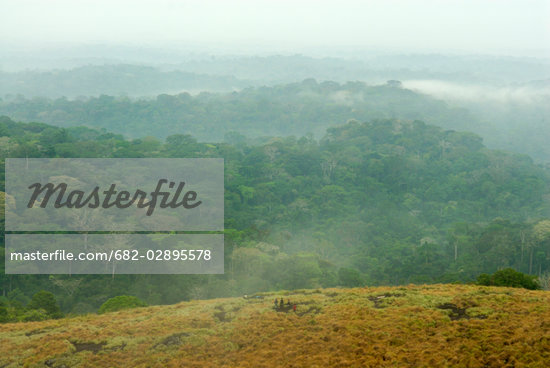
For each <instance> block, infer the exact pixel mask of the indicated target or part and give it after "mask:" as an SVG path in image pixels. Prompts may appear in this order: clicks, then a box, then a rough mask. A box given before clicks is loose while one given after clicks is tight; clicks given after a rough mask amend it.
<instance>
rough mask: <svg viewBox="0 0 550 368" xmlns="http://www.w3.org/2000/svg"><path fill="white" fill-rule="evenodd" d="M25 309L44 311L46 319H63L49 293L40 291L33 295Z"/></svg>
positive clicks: (53, 297) (53, 298) (52, 296)
mask: <svg viewBox="0 0 550 368" xmlns="http://www.w3.org/2000/svg"><path fill="white" fill-rule="evenodd" d="M27 308H28V309H43V310H45V311H46V314H47V316H48V318H61V317H63V313H61V310H60V309H59V305H58V304H57V301H56V300H55V296H54V295H53V294H52V293H50V292H49V291H45V290H40V291H39V292H37V293H36V294H34V295H33V296H32V299H31V301H30V303H29V305H28V306H27Z"/></svg>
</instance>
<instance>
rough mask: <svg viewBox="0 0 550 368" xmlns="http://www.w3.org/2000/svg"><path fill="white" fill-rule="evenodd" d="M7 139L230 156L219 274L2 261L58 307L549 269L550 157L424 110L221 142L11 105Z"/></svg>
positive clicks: (107, 152)
mask: <svg viewBox="0 0 550 368" xmlns="http://www.w3.org/2000/svg"><path fill="white" fill-rule="evenodd" d="M381 88H388V87H381ZM0 142H1V145H0V149H1V152H0V154H1V156H2V159H3V158H5V157H223V158H224V159H225V191H226V194H225V228H226V231H225V234H226V235H225V239H226V241H225V251H226V258H225V263H226V264H225V270H226V271H225V274H224V275H217V276H213V275H193V276H176V275H170V276H155V275H131V276H130V275H128V276H127V275H115V277H114V278H111V277H110V276H102V275H90V276H78V275H73V276H72V277H69V276H51V277H47V276H37V275H34V276H28V275H27V276H23V275H4V274H3V273H2V275H1V276H0V277H1V278H0V288H1V290H2V294H3V295H5V296H6V298H7V300H8V301H11V302H18V303H20V304H21V305H24V304H25V303H27V302H28V300H29V297H30V296H31V295H32V294H34V293H35V292H36V291H38V290H40V289H45V290H50V291H52V292H54V293H55V294H56V296H57V298H58V300H59V301H60V304H61V307H62V309H63V311H65V312H74V313H80V312H88V311H95V310H97V308H98V307H99V306H100V305H101V304H102V303H103V302H105V300H107V299H108V298H109V297H112V296H116V295H121V294H131V295H136V296H138V297H140V298H142V299H143V300H145V301H147V302H148V303H149V304H157V303H174V302H177V301H180V300H187V299H190V298H208V297H220V296H234V295H242V294H252V293H254V292H258V291H266V290H277V289H296V288H315V287H331V286H337V285H340V286H358V285H365V284H367V285H397V284H407V283H433V282H454V281H463V282H465V281H472V280H475V278H476V277H477V275H479V274H480V273H483V272H485V273H491V272H494V271H495V270H497V269H498V268H505V267H513V268H515V269H516V270H519V271H522V272H526V273H531V274H543V273H545V272H547V271H548V270H550V262H549V259H550V220H548V218H549V217H550V212H549V209H550V203H549V196H548V195H549V193H548V189H549V184H550V177H549V173H548V171H547V170H545V169H544V168H543V167H541V166H537V165H535V164H534V163H533V162H532V160H531V159H530V158H529V157H527V156H523V155H518V154H512V153H507V152H502V151H494V150H489V149H487V148H485V147H484V146H483V144H482V140H481V138H480V137H478V136H476V135H474V134H472V133H464V132H456V131H446V130H443V129H441V128H438V127H435V126H432V125H428V124H426V123H424V122H421V121H414V122H412V123H409V122H404V121H400V120H395V119H394V120H373V121H370V122H366V123H361V122H357V121H352V122H349V123H347V124H343V125H340V126H337V127H333V128H330V129H328V130H327V132H326V134H325V135H324V137H323V138H322V139H320V140H315V139H313V137H311V136H304V137H301V138H295V137H284V138H280V137H272V138H264V139H261V140H250V139H247V138H246V137H244V136H242V135H239V134H236V133H234V134H230V135H228V136H227V142H226V143H199V142H197V140H196V139H195V138H193V137H191V136H190V135H181V134H176V135H171V136H169V137H167V138H166V140H165V141H164V142H162V141H160V140H158V139H155V138H152V137H148V138H142V139H133V140H125V139H123V138H122V137H121V136H119V135H115V134H112V133H108V132H100V131H96V130H92V129H88V128H66V129H65V128H57V127H53V126H49V125H46V124H40V123H16V122H14V121H12V120H11V119H9V118H7V117H3V118H1V120H0ZM2 162H3V161H2ZM1 175H2V176H3V175H4V170H2V171H1ZM2 183H3V177H2ZM2 185H3V184H2ZM2 197H4V195H2ZM2 253H3V252H2ZM0 265H2V266H1V267H3V265H4V262H3V260H0ZM12 312H13V313H16V312H15V311H12Z"/></svg>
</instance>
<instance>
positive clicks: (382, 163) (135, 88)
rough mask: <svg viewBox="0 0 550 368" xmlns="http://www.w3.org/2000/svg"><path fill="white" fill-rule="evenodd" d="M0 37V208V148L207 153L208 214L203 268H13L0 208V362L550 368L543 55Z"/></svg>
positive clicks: (30, 153) (43, 154)
mask: <svg viewBox="0 0 550 368" xmlns="http://www.w3.org/2000/svg"><path fill="white" fill-rule="evenodd" d="M2 55H3V56H2V60H1V63H0V164H1V165H2V170H1V171H0V190H1V191H0V200H1V204H2V207H6V208H7V207H9V206H15V207H17V206H18V203H15V200H14V198H13V197H12V196H10V195H9V194H7V193H6V192H7V190H6V188H5V180H6V174H5V171H4V165H5V160H6V159H7V158H27V159H31V158H110V159H111V158H112V159H114V158H223V159H224V194H223V198H224V212H225V215H224V230H223V236H224V261H223V266H224V272H223V274H211V275H208V274H194V275H176V274H172V275H159V274H118V273H116V272H114V271H113V273H112V274H11V273H6V270H5V268H4V267H5V262H7V259H6V257H7V252H5V249H4V248H5V238H6V234H7V233H9V232H8V231H5V225H4V223H5V217H4V210H2V212H1V214H0V222H1V223H2V224H1V226H2V229H1V230H2V231H1V234H0V367H6V368H8V367H9V368H12V367H23V366H24V367H58V368H61V367H548V366H550V294H549V290H550V145H549V144H548V142H549V140H550V103H549V102H550V58H545V57H532V56H517V55H516V56H507V55H505V54H502V55H496V54H494V55H493V54H491V55H489V54H482V53H468V54H466V53H453V52H443V51H442V52H421V51H418V52H412V51H410V52H409V51H399V50H394V51H388V50H386V49H376V48H369V49H365V50H362V51H356V52H355V51H349V50H348V52H346V53H344V52H337V51H330V52H328V51H327V52H324V53H315V52H307V51H304V52H281V53H275V52H257V53H255V52H252V51H251V52H249V53H242V52H241V53H231V52H222V51H220V52H217V53H214V52H211V51H205V50H203V51H200V52H199V51H191V50H186V49H185V50H184V49H178V48H175V47H174V48H162V47H160V46H159V47H149V48H147V47H145V46H143V47H141V46H140V47H137V46H135V47H134V46H132V45H131V44H124V45H123V46H117V47H114V46H110V45H107V44H103V43H97V44H94V45H92V46H87V47H75V48H61V47H60V48H55V47H54V48H50V49H47V48H44V49H40V51H37V50H34V51H22V49H19V48H17V47H13V48H8V49H6V50H5V51H3V52H2ZM5 254H6V255H5ZM113 269H114V268H113Z"/></svg>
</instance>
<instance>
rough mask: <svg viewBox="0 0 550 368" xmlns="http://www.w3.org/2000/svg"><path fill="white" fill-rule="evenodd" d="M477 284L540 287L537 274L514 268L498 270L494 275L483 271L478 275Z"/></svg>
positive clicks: (535, 288)
mask: <svg viewBox="0 0 550 368" xmlns="http://www.w3.org/2000/svg"><path fill="white" fill-rule="evenodd" d="M477 284H478V285H485V286H509V287H518V288H525V289H529V290H537V289H540V285H539V283H538V282H537V277H536V276H531V275H527V274H524V273H521V272H518V271H516V270H514V269H512V268H504V269H502V270H498V271H497V272H495V273H494V274H492V275H487V274H486V273H482V274H481V275H479V276H478V277H477Z"/></svg>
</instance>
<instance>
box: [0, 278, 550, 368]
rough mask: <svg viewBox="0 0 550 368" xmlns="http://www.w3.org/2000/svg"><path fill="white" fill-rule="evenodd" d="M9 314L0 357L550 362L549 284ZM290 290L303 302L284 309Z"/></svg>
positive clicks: (154, 361) (38, 361)
mask: <svg viewBox="0 0 550 368" xmlns="http://www.w3.org/2000/svg"><path fill="white" fill-rule="evenodd" d="M259 296H260V297H258V298H248V299H245V298H226V299H213V300H198V301H191V302H184V303H180V304H176V305H169V306H155V307H147V308H138V309H132V310H126V311H121V312H115V313H107V314H103V315H86V316H79V317H73V318H65V319H59V320H49V321H43V322H27V323H11V324H3V325H0V367H22V366H23V367H499V368H501V367H541V368H548V367H550V292H547V291H528V290H524V289H512V288H496V287H480V286H469V285H410V286H405V287H376V288H357V289H320V290H296V291H289V292H279V293H262V294H259ZM276 297H277V298H280V297H284V298H285V302H286V299H287V298H290V300H291V302H293V303H296V304H297V309H296V312H293V311H292V310H290V311H288V312H287V311H275V310H274V308H273V300H274V299H275V298H276Z"/></svg>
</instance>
